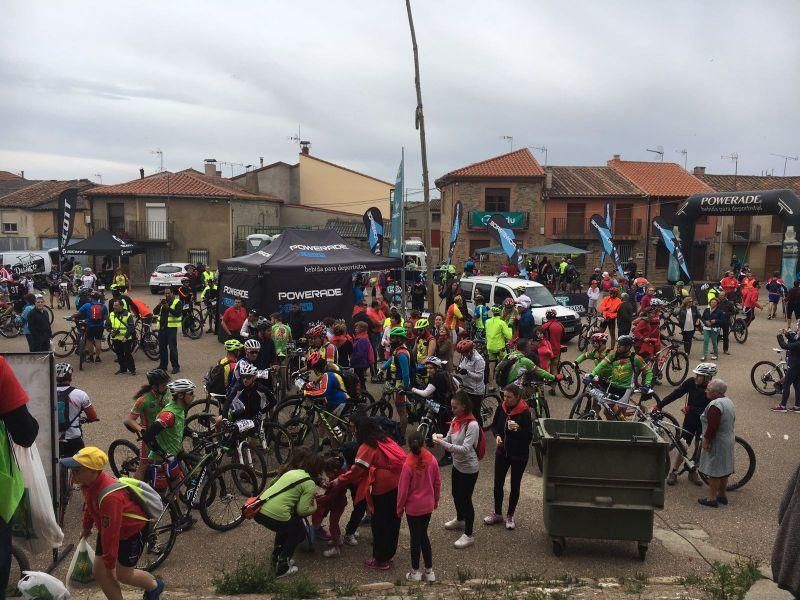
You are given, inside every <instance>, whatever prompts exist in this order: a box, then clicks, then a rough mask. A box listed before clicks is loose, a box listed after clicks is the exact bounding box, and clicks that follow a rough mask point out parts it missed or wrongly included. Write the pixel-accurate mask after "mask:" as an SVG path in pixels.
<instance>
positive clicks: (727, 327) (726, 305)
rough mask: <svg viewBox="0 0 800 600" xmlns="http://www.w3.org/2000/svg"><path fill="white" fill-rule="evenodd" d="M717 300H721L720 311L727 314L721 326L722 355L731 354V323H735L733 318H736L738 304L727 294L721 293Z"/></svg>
mask: <svg viewBox="0 0 800 600" xmlns="http://www.w3.org/2000/svg"><path fill="white" fill-rule="evenodd" d="M717 299H718V300H719V308H720V310H721V311H722V312H723V313H725V320H724V321H723V322H722V324H721V325H720V327H722V353H723V354H730V352H728V340H729V338H730V334H731V323H733V318H734V317H735V316H736V304H735V303H734V302H733V301H732V300H731V299H730V298H728V297H727V295H726V294H725V292H720V293H719V296H717Z"/></svg>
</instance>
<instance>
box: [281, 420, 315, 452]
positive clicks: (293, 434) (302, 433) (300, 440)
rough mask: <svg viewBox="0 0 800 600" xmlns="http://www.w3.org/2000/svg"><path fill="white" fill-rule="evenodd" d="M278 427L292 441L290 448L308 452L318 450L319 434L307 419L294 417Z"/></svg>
mask: <svg viewBox="0 0 800 600" xmlns="http://www.w3.org/2000/svg"><path fill="white" fill-rule="evenodd" d="M280 425H282V426H283V428H284V429H285V430H286V431H287V432H288V434H289V439H291V441H292V448H294V449H296V448H307V449H308V450H309V451H310V452H312V453H313V452H316V451H317V450H319V434H318V433H317V428H316V427H314V425H313V424H311V423H310V422H309V421H308V420H307V419H305V418H303V417H296V418H294V419H289V420H288V421H286V422H285V423H281V424H280Z"/></svg>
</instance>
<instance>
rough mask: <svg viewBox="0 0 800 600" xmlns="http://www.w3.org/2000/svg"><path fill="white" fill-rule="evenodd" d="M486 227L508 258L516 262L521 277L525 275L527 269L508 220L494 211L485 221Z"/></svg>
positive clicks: (526, 274)
mask: <svg viewBox="0 0 800 600" xmlns="http://www.w3.org/2000/svg"><path fill="white" fill-rule="evenodd" d="M486 229H487V230H488V231H489V233H490V234H491V235H494V236H495V237H496V238H497V240H498V241H499V242H500V245H501V246H502V247H503V251H504V252H505V253H506V256H507V257H508V258H509V260H510V261H511V262H512V263H516V264H517V267H518V268H519V274H520V275H522V276H523V277H527V276H528V271H527V270H526V269H525V261H524V260H523V259H522V254H521V253H520V251H519V248H517V242H516V237H515V235H514V230H513V229H511V226H510V225H509V224H508V220H506V218H505V217H504V216H503V215H501V214H497V213H495V214H493V215H492V216H491V217H489V220H488V221H487V222H486Z"/></svg>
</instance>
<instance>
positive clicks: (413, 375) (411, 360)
mask: <svg viewBox="0 0 800 600" xmlns="http://www.w3.org/2000/svg"><path fill="white" fill-rule="evenodd" d="M403 351H405V353H406V354H407V355H408V379H409V382H410V383H409V385H410V386H414V385H416V381H417V357H416V353H415V352H411V351H410V350H409V349H408V348H400V349H399V350H398V352H403ZM392 362H394V370H395V373H397V374H398V376H399V375H400V365H399V364H398V362H397V353H395V355H394V356H393V357H392Z"/></svg>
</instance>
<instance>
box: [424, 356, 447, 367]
mask: <svg viewBox="0 0 800 600" xmlns="http://www.w3.org/2000/svg"><path fill="white" fill-rule="evenodd" d="M425 364H426V365H433V366H435V367H436V368H437V369H441V368H442V367H444V366H445V365H446V364H447V361H446V360H442V359H441V358H439V357H438V356H429V357H428V358H426V359H425Z"/></svg>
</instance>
